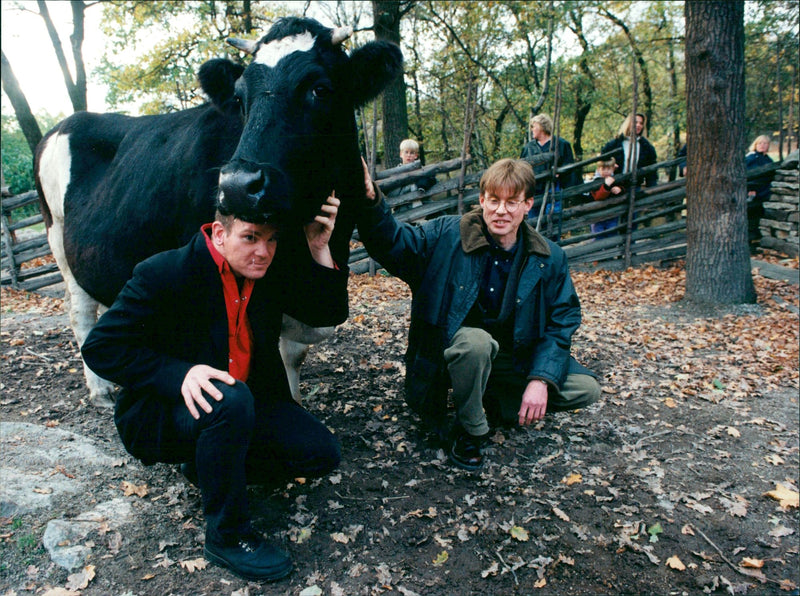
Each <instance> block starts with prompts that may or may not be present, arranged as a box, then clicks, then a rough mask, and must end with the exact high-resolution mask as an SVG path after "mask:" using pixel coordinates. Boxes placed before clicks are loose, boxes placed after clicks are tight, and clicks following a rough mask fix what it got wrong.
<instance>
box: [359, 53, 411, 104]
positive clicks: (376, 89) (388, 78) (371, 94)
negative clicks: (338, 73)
mask: <svg viewBox="0 0 800 596" xmlns="http://www.w3.org/2000/svg"><path fill="white" fill-rule="evenodd" d="M348 67H349V70H350V72H349V73H348V74H349V77H348V80H349V81H350V85H351V89H352V97H353V103H354V104H355V105H356V106H362V105H364V104H365V103H367V102H368V101H370V100H371V99H374V98H375V97H377V95H378V94H379V93H380V92H381V91H383V90H384V88H385V87H386V85H388V84H389V83H391V82H392V81H393V80H394V79H395V77H397V76H398V75H401V74H402V72H403V53H402V52H401V51H400V48H399V47H397V46H396V45H395V44H393V43H390V42H388V41H371V42H369V43H367V44H365V45H363V46H361V47H360V48H357V49H355V50H353V51H352V52H351V54H350V61H349V64H348Z"/></svg>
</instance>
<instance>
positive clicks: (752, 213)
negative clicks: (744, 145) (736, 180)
mask: <svg viewBox="0 0 800 596" xmlns="http://www.w3.org/2000/svg"><path fill="white" fill-rule="evenodd" d="M769 145H770V139H769V137H768V136H767V135H760V136H758V137H756V139H755V141H753V144H752V145H750V152H749V153H748V154H747V155H745V157H744V166H745V168H747V169H748V170H749V169H752V168H758V167H761V166H766V165H769V164H771V163H772V158H771V157H770V156H769V155H767V151H769ZM773 176H774V174H773V173H772V172H770V173H768V174H764V175H762V176H758V177H757V178H753V179H750V180H748V181H747V229H748V237H749V239H750V242H757V241H758V240H760V238H761V233H760V232H759V229H758V224H759V220H760V219H761V217H762V216H763V215H764V201H766V200H767V199H769V193H770V186H771V185H772V177H773Z"/></svg>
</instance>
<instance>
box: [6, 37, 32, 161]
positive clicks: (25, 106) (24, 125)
mask: <svg viewBox="0 0 800 596" xmlns="http://www.w3.org/2000/svg"><path fill="white" fill-rule="evenodd" d="M0 56H1V61H2V64H0V72H2V78H3V90H4V91H5V92H6V95H8V99H9V101H11V107H13V108H14V113H15V114H16V116H17V122H19V127H20V129H21V130H22V134H23V135H25V140H26V141H28V147H30V149H31V154H32V155H36V145H38V144H39V141H41V140H42V131H41V130H40V129H39V124H38V123H37V122H36V118H34V116H33V112H31V106H30V104H29V103H28V99H27V98H26V97H25V93H23V92H22V88H21V87H20V86H19V81H17V77H16V75H14V71H13V70H12V69H11V64H10V63H9V61H8V58H6V54H5V52H2V53H0Z"/></svg>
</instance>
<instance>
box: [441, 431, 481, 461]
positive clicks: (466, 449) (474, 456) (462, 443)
mask: <svg viewBox="0 0 800 596" xmlns="http://www.w3.org/2000/svg"><path fill="white" fill-rule="evenodd" d="M487 437H488V434H486V435H481V436H478V437H476V436H474V435H470V434H468V433H466V432H463V431H462V432H459V433H458V434H457V435H456V438H455V439H454V440H453V444H452V445H451V446H450V461H451V462H453V463H454V464H455V465H457V466H458V467H459V468H462V469H464V470H477V469H479V468H480V467H481V466H483V453H481V447H482V446H483V443H484V442H485V441H486V438H487Z"/></svg>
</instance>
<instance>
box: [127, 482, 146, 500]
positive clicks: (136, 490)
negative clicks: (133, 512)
mask: <svg viewBox="0 0 800 596" xmlns="http://www.w3.org/2000/svg"><path fill="white" fill-rule="evenodd" d="M122 494H123V495H125V496H126V497H130V496H132V495H136V496H137V497H140V498H144V497H146V496H147V484H139V485H136V484H134V483H133V482H128V481H127V480H123V481H122Z"/></svg>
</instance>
